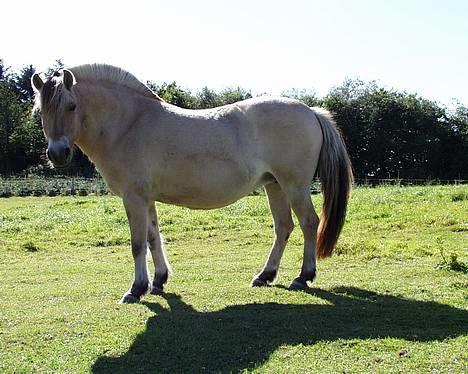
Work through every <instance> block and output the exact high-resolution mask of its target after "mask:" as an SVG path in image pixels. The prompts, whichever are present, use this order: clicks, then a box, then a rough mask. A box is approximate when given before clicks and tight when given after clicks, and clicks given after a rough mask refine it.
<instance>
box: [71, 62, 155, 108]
mask: <svg viewBox="0 0 468 374" xmlns="http://www.w3.org/2000/svg"><path fill="white" fill-rule="evenodd" d="M69 70H71V72H72V73H73V74H74V75H75V78H76V80H77V81H78V82H79V81H80V80H95V81H105V82H114V83H117V84H120V85H122V86H125V87H127V88H130V89H133V90H135V91H137V92H139V93H141V94H142V95H144V96H146V97H151V98H154V99H157V100H160V101H162V99H161V98H160V97H159V96H158V95H157V94H156V93H154V92H153V91H152V90H151V89H150V88H149V87H148V86H147V85H146V84H143V83H142V82H140V81H139V80H138V79H137V78H136V77H135V76H134V75H133V74H131V73H129V72H128V71H126V70H124V69H121V68H119V67H116V66H112V65H107V64H86V65H79V66H75V67H72V68H70V69H69Z"/></svg>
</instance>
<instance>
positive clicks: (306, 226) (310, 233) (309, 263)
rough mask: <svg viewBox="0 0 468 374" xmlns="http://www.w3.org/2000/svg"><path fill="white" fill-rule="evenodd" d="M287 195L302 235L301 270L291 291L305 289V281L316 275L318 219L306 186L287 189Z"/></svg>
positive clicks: (292, 284)
mask: <svg viewBox="0 0 468 374" xmlns="http://www.w3.org/2000/svg"><path fill="white" fill-rule="evenodd" d="M287 195H288V198H289V201H290V202H291V207H292V209H293V211H294V213H295V214H296V216H297V218H298V220H299V224H300V226H301V230H302V233H303V235H304V258H303V262H302V269H301V272H300V273H299V276H297V277H296V278H295V279H294V280H293V281H292V283H291V285H290V287H289V288H290V289H292V290H298V289H306V288H307V287H308V286H307V281H313V280H314V278H315V275H316V241H317V228H318V224H319V217H318V216H317V213H316V212H315V210H314V206H313V204H312V200H311V198H310V190H309V186H308V185H307V186H306V187H304V188H288V189H287Z"/></svg>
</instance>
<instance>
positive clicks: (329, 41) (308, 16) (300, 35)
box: [0, 0, 468, 105]
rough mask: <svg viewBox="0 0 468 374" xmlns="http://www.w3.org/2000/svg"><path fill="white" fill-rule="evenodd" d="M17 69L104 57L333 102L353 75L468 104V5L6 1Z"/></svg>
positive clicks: (217, 84) (142, 71) (3, 26)
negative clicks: (335, 91) (330, 95)
mask: <svg viewBox="0 0 468 374" xmlns="http://www.w3.org/2000/svg"><path fill="white" fill-rule="evenodd" d="M0 12H1V17H0V58H2V59H3V60H4V62H5V64H7V65H9V66H12V67H13V68H14V69H19V68H20V67H22V66H24V65H27V64H33V65H34V66H35V67H37V68H38V69H40V70H45V69H46V68H47V67H49V66H50V65H52V64H53V62H54V60H56V59H58V58H61V59H63V61H64V63H65V64H66V65H67V66H75V65H79V64H84V63H92V62H105V63H109V64H112V65H116V66H120V67H122V68H124V69H126V70H128V71H130V72H131V73H133V74H134V75H136V76H137V77H138V78H140V79H141V80H142V81H144V82H146V80H152V81H155V82H157V83H161V82H171V81H176V82H177V83H178V84H179V85H181V86H182V87H185V88H189V89H191V90H197V89H201V88H202V87H204V86H208V87H209V88H214V89H222V88H225V87H237V86H240V87H243V88H246V89H251V90H252V92H253V93H254V94H255V93H263V92H266V93H271V94H279V93H281V92H282V91H284V90H287V89H291V88H298V89H309V90H315V91H316V92H317V93H318V94H319V95H324V94H326V93H327V92H328V90H329V89H330V88H331V87H333V86H336V85H340V84H341V83H342V82H343V80H344V79H345V78H347V77H348V78H360V79H363V80H366V81H368V80H376V81H377V82H378V83H379V84H380V85H383V86H385V87H387V88H395V89H398V90H406V91H408V92H411V93H417V94H419V95H421V96H423V97H425V98H428V99H431V100H437V101H439V102H441V103H443V104H450V102H451V99H452V98H456V99H458V100H460V101H461V102H462V103H464V104H465V105H467V104H468V1H466V0H459V1H457V0H445V1H443V0H440V1H432V0H406V1H405V0H347V1H346V0H321V1H318V0H287V1H286V0H278V1H276V0H250V1H248V0H236V1H221V0H218V1H215V0H198V1H174V0H172V1H170V0H167V1H160V0H152V1H144V0H140V1H98V0H76V1H66V0H60V1H55V0H42V1H30V2H28V1H23V0H14V1H12V0H6V1H3V2H2V3H1V5H0Z"/></svg>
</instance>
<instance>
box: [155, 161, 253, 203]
mask: <svg viewBox="0 0 468 374" xmlns="http://www.w3.org/2000/svg"><path fill="white" fill-rule="evenodd" d="M201 161H203V160H200V159H199V160H191V162H184V161H177V162H172V163H169V164H167V165H166V168H165V173H164V174H163V175H161V176H160V177H159V178H157V181H156V185H155V188H154V189H155V192H156V196H155V200H157V201H161V202H164V203H169V204H174V205H180V206H185V207H188V208H193V209H213V208H220V207H223V206H226V205H229V204H231V203H233V202H235V201H237V200H239V199H240V198H241V197H243V196H245V195H247V194H249V193H250V192H252V191H253V190H254V189H255V187H256V186H257V185H258V182H259V180H260V179H261V178H260V176H259V175H257V173H256V168H255V167H253V166H252V165H251V166H247V165H244V164H243V163H241V162H238V161H233V160H229V159H210V160H205V161H206V162H201Z"/></svg>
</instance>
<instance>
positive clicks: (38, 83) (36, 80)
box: [31, 73, 44, 91]
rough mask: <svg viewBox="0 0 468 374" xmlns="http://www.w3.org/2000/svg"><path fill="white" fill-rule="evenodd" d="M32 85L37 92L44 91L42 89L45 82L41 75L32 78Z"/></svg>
mask: <svg viewBox="0 0 468 374" xmlns="http://www.w3.org/2000/svg"><path fill="white" fill-rule="evenodd" d="M31 85H32V86H33V88H34V89H36V91H40V90H42V87H44V81H43V80H42V78H41V77H40V75H39V74H37V73H35V74H34V75H33V76H32V77H31Z"/></svg>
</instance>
